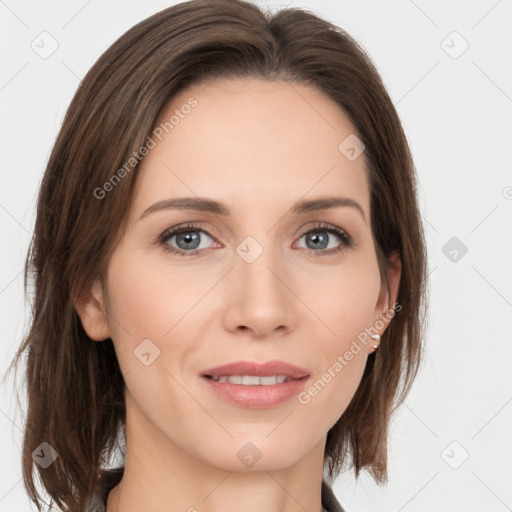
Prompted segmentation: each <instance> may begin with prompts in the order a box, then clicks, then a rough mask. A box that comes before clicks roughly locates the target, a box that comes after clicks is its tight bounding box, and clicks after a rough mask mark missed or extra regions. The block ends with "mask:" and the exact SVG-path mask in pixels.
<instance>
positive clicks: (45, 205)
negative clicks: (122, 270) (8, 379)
mask: <svg viewBox="0 0 512 512" xmlns="http://www.w3.org/2000/svg"><path fill="white" fill-rule="evenodd" d="M216 77H256V78H261V79H265V80H287V81H289V82H294V81H295V82H301V83H305V84H310V85H313V86H314V87H316V88H317V89H318V90H320V91H322V92H323V93H325V94H326V95H327V96H328V97H329V98H331V99H332V100H333V101H334V102H336V104H337V105H339V107H340V108H341V109H342V110H343V111H344V112H345V113H346V114H347V115H348V117H349V119H350V120H351V122H352V123H353V125H354V127H355V128H356V130H357V134H358V137H359V138H360V139H361V140H362V141H363V143H364V145H365V151H364V158H365V161H366V167H367V172H368V183H369V187H370V194H371V226H372V232H373V236H374V241H375V247H376V251H377V258H378V264H379V269H380V273H381V277H382V280H383V283H386V284H387V282H386V270H387V268H388V265H389V258H390V256H391V255H392V254H393V253H397V254H398V255H399V256H400V259H401V264H402V266H401V279H400V285H399V290H398V295H397V302H398V303H399V305H400V306H401V309H400V312H399V313H398V314H396V315H395V316H394V317H393V319H392V320H391V322H390V324H389V326H388V328H387V329H386V331H385V333H384V335H383V337H382V343H381V347H380V348H379V350H378V351H376V352H375V353H372V354H371V355H370V356H369V357H368V360H367V364H366V368H365V371H364V375H363V377H362V381H361V383H360V385H359V387H358V389H357V391H356V393H355V396H354V397H353V399H352V401H351V402H350V404H349V406H348V408H347V410H346V411H345V412H344V414H343V415H342V416H341V417H340V419H339V420H338V421H337V423H336V424H335V425H334V426H333V427H332V428H331V430H330V431H329V433H328V435H327V441H326V449H325V458H324V461H325V463H326V464H327V465H328V470H329V476H330V478H333V476H335V475H337V474H338V473H339V472H340V471H341V470H342V468H343V467H344V465H345V464H348V463H351V464H352V465H353V467H354V469H355V474H356V477H357V476H359V473H360V471H361V470H362V469H366V470H367V471H369V472H370V473H371V474H372V476H373V477H374V478H375V480H376V481H377V482H378V483H385V482H386V481H387V433H388V425H389V422H390V418H391V416H392V413H393V412H394V410H395V408H396V406H397V405H398V404H399V403H400V401H401V400H403V398H404V397H405V396H406V394H407V393H408V391H409V389H410V386H411V384H412V382H413V379H414V378H415V376H416V374H417V372H418V369H419V367H420V363H421V360H422V344H423V343H422V337H423V334H424V322H425V320H426V304H427V298H426V297H427V294H426V285H427V282H426V281H427V276H426V248H425V241H424V234H423V228H422V224H421V221H420V214H419V211H418V205H417V184H416V176H415V170H414V164H413V161H412V157H411V154H410V150H409V147H408V144H407V141H406V137H405V135H404V132H403V129H402V126H401V123H400V120H399V118H398V115H397V113H396V111H395V108H394V106H393V104H392V102H391V100H390V98H389V96H388V94H387V92H386V90H385V87H384V85H383V83H382V81H381V79H380V77H379V74H378V72H377V70H376V69H375V67H374V65H373V63H372V61H371V59H370V58H369V57H368V56H367V55H366V53H365V51H364V50H363V49H362V47H361V46H360V45H358V44H357V43H356V42H355V41H354V40H353V39H352V38H351V37H350V36H349V35H348V34H347V33H346V32H344V31H343V30H342V29H340V28H339V27H336V26H334V25H332V24H330V23H329V22H327V21H325V20H323V19H322V18H320V17H318V16H316V15H314V14H312V13H310V12H308V11H305V10H303V9H283V10H281V11H278V12H277V13H274V14H270V13H265V12H262V11H261V10H260V8H258V7H257V6H255V5H253V4H251V3H248V2H245V1H242V0H195V1H190V2H185V3H180V4H178V5H175V6H172V7H169V8H167V9H164V10H163V11H161V12H158V13H157V14H155V15H153V16H151V17H150V18H148V19H146V20H144V21H142V22H140V23H138V24H137V25H135V26H134V27H133V28H131V29H130V30H129V31H128V32H126V33H125V34H124V35H123V36H121V37H120V38H119V39H118V40H117V41H116V42H115V43H114V44H113V45H112V46H111V47H110V48H108V49H107V50H106V51H105V53H104V54H103V55H102V56H101V57H100V58H99V59H98V61H97V62H96V63H95V64H94V66H93V67H92V68H91V70H90V71H89V72H88V73H87V75H86V76H85V78H84V79H83V81H82V82H81V83H80V86H79V88H78V90H77V92H76V94H75V96H74V98H73V100H72V102H71V104H70V106H69V108H68V110H67V112H66V115H65V119H64V122H63V124H62V128H61V130H60V132H59V134H58V137H57V140H56V142H55V145H54V147H53V150H52V152H51V155H50V158H49V161H48V165H47V168H46V171H45V174H44V177H43V180H42V183H41V187H40V191H39V196H38V203H37V219H36V224H35V231H34V234H33V238H32V241H31V244H30V248H29V251H28V254H27V260H26V263H25V275H24V277H25V292H27V284H28V281H29V279H30V278H33V284H34V300H33V306H32V317H31V325H30V329H29V331H28V333H27V334H26V336H25V338H24V340H23V342H22V344H21V346H20V347H19V349H18V352H17V354H16V356H15V358H14V360H13V362H12V363H11V366H12V365H13V364H14V365H15V366H17V365H18V364H19V361H20V359H21V356H22V355H23V354H26V364H27V367H26V374H25V375H26V385H27V395H28V411H27V417H26V427H25V432H24V439H23V453H22V465H23V478H24V484H25V487H26V489H27V491H28V494H29V497H30V499H31V500H32V501H33V502H34V503H35V504H36V506H37V507H38V510H41V506H42V505H41V498H40V494H39V492H38V490H37V488H36V485H35V479H34V474H33V472H34V469H37V470H38V473H39V477H40V479H41V481H42V483H43V485H44V488H45V489H46V491H47V492H48V494H49V495H50V497H51V498H52V500H54V501H55V503H56V504H57V505H58V506H59V507H60V508H63V509H64V510H66V511H78V510H81V509H82V508H83V507H84V505H85V504H86V503H87V502H88V501H89V499H90V498H91V496H92V494H93V493H94V492H95V490H96V486H97V484H98V479H97V478H98V474H99V472H100V470H101V468H102V467H103V464H104V463H105V462H106V460H107V457H109V456H110V455H111V453H112V450H113V448H114V447H115V441H116V438H117V433H118V429H119V427H120V426H122V425H123V424H124V420H125V405H124V381H123V376H122V374H121V371H120V368H119V365H118V362H117V359H116V355H115V352H114V349H113V344H112V340H110V339H109V340H106V341H105V342H103V343H94V342H91V339H90V338H89V337H88V336H87V334H86V333H85V331H84V329H83V327H82V324H81V322H80V318H79V316H78V315H77V313H76V311H75V309H74V305H73V298H76V297H78V296H80V295H81V294H82V292H84V291H85V290H87V289H89V288H90V286H91V285H92V283H93V282H94V281H95V280H96V279H100V280H101V279H102V277H103V276H104V275H105V270H106V266H107V264H108V261H109V255H110V254H111V253H112V251H113V249H114V248H115V245H116V243H117V242H118V241H119V239H120V237H121V235H122V233H123V229H124V227H125V222H126V220H127V214H128V209H129V207H130V202H131V197H132V192H133V190H134V185H135V180H136V176H137V166H136V165H135V166H134V167H133V169H131V170H130V172H126V173H125V175H124V177H123V179H122V180H119V182H116V185H115V186H114V187H112V190H111V191H110V192H109V195H108V198H105V199H97V198H96V197H95V196H97V194H95V190H97V189H98V187H102V186H103V184H105V183H107V182H108V181H109V179H111V177H112V176H113V174H114V173H115V172H116V170H118V169H120V168H121V167H122V166H123V165H124V163H125V162H126V161H127V160H128V159H129V158H130V156H131V155H133V154H134V152H135V153H137V151H138V150H139V149H140V148H141V147H142V146H143V145H144V143H145V142H146V140H147V137H148V136H149V135H150V134H151V132H152V130H153V128H154V124H155V121H156V119H157V117H158V114H159V112H160V111H161V110H162V108H163V107H164V106H165V105H166V104H167V102H168V101H169V100H170V99H171V98H172V97H173V96H174V95H176V94H177V93H178V92H179V91H181V90H183V89H185V88H186V87H187V86H189V85H192V84H195V83H199V82H203V81H204V82H206V81H208V80H213V79H215V78H216ZM340 142H341V141H340ZM42 442H47V443H49V444H50V445H51V446H52V447H53V448H54V449H55V450H56V452H57V453H58V455H59V457H58V458H57V459H56V460H55V462H54V463H53V464H51V465H50V466H49V467H47V468H46V469H42V468H41V467H40V466H39V465H37V464H35V463H34V461H33V459H32V452H33V451H34V450H35V449H36V447H38V446H39V445H40V444H41V443H42Z"/></svg>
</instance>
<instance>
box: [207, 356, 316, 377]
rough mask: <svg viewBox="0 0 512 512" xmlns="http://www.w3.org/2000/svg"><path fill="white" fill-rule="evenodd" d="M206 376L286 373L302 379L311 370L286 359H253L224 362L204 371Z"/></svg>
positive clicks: (262, 375)
mask: <svg viewBox="0 0 512 512" xmlns="http://www.w3.org/2000/svg"><path fill="white" fill-rule="evenodd" d="M202 375H204V376H210V377H221V376H223V375H226V376H230V375H255V376H257V377H268V376H271V375H284V376H285V377H290V378H292V379H301V378H303V377H308V376H309V372H308V371H307V370H306V369H304V368H300V367H298V366H295V365H293V364H289V363H285V362H284V361H277V360H273V361H267V362H265V363H257V362H253V361H236V362H234V363H228V364H223V365H221V366H216V367H215V368H210V369H209V370H205V371H204V372H202Z"/></svg>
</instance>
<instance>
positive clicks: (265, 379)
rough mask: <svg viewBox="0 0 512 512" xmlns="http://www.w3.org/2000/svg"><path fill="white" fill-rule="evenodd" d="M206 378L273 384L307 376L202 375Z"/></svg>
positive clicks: (258, 384) (244, 384) (246, 383)
mask: <svg viewBox="0 0 512 512" xmlns="http://www.w3.org/2000/svg"><path fill="white" fill-rule="evenodd" d="M203 377H205V378H207V379H211V380H213V381H215V382H229V383H231V384H239V385H242V386H275V385H276V384H283V383H284V382H292V381H296V380H303V379H307V376H304V377H301V378H300V379H294V378H293V377H287V376H286V375H268V376H265V377H259V376H257V375H220V376H218V377H215V376H213V375H203Z"/></svg>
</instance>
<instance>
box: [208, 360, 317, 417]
mask: <svg viewBox="0 0 512 512" xmlns="http://www.w3.org/2000/svg"><path fill="white" fill-rule="evenodd" d="M201 377H202V379H203V381H204V382H205V383H206V384H207V386H208V388H209V389H210V390H212V391H213V392H214V393H215V394H216V395H217V396H218V397H220V398H222V399H223V400H225V401H227V402H228V403H230V404H232V405H235V406H237V407H245V408H251V409H266V408H270V407H274V406H277V405H280V404H282V403H284V402H286V401H288V400H290V399H291V398H292V397H293V396H295V395H297V394H298V393H299V392H300V391H301V390H302V389H303V388H304V386H305V383H306V381H308V380H309V377H310V374H309V372H308V371H307V370H306V369H304V368H300V367H298V366H295V365H292V364H289V363H285V362H284V361H268V362H266V363H263V364H261V363H256V362H251V361H238V362H235V363H229V364H225V365H222V366H217V367H215V368H211V369H209V370H206V371H204V372H203V373H202V374H201Z"/></svg>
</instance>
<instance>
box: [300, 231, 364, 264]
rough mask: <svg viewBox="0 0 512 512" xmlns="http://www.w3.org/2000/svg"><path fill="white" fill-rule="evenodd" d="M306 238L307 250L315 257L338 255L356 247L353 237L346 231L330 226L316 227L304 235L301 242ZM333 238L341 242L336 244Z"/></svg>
mask: <svg viewBox="0 0 512 512" xmlns="http://www.w3.org/2000/svg"><path fill="white" fill-rule="evenodd" d="M332 235H335V236H334V237H333V236H332ZM304 237H305V238H306V249H309V250H310V251H312V253H313V255H314V256H322V255H328V254H336V253H339V252H341V251H345V250H346V249H350V248H352V247H354V246H355V244H354V241H353V239H352V237H351V236H350V235H349V234H348V233H347V232H346V231H344V230H342V229H340V228H338V227H336V226H332V225H330V224H323V223H320V224H318V225H316V226H315V227H313V228H312V229H309V230H308V231H306V232H305V233H303V234H302V236H301V237H300V239H299V240H301V239H302V238H304ZM333 238H334V239H335V238H338V240H339V241H340V242H338V244H336V243H335V240H333ZM333 243H334V244H333Z"/></svg>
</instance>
